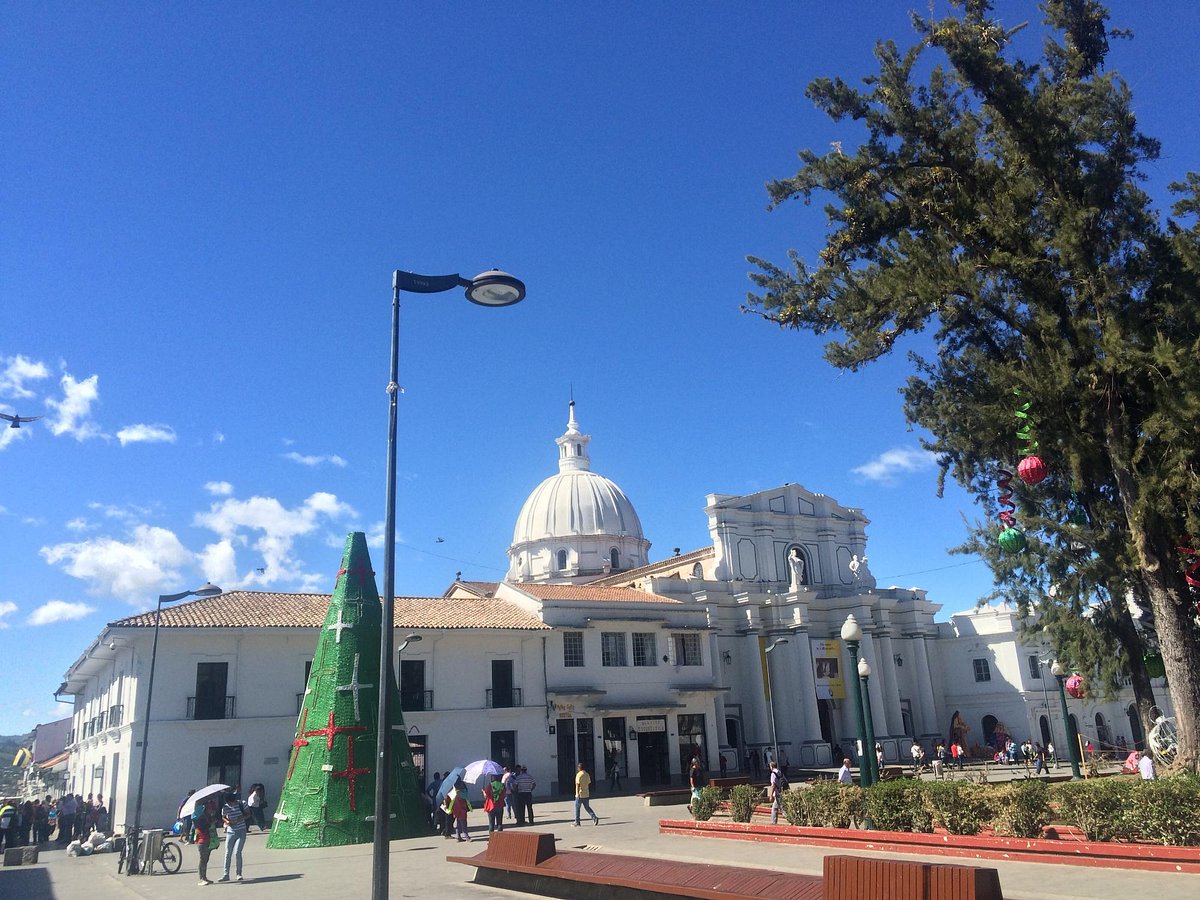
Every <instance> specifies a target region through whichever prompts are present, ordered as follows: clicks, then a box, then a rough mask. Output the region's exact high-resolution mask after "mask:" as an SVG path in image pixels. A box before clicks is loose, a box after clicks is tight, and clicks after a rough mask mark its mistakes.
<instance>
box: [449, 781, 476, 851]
mask: <svg viewBox="0 0 1200 900" xmlns="http://www.w3.org/2000/svg"><path fill="white" fill-rule="evenodd" d="M472 808H473V807H472V806H471V801H470V800H468V799H467V786H466V785H465V784H463V783H462V779H461V778H460V779H459V780H458V782H457V783H456V784H455V785H454V802H453V803H452V804H451V806H450V814H451V815H453V816H454V826H455V829H456V830H457V833H458V839H459V840H460V841H469V840H471V835H469V834H467V813H469V812H470V811H471V810H472Z"/></svg>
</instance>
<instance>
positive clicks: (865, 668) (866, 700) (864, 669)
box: [858, 657, 879, 784]
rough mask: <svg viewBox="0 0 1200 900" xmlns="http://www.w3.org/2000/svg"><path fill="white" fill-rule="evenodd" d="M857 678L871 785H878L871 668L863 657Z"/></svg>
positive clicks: (860, 660)
mask: <svg viewBox="0 0 1200 900" xmlns="http://www.w3.org/2000/svg"><path fill="white" fill-rule="evenodd" d="M858 678H859V680H860V681H861V682H862V698H863V707H864V709H865V722H866V725H867V743H868V745H869V746H870V748H871V749H870V751H869V752H868V754H867V758H868V759H870V761H871V784H878V783H879V760H878V759H877V758H876V756H875V725H874V724H873V723H872V721H871V692H870V691H869V690H868V688H869V687H870V685H869V684H868V683H867V682H868V681H869V680H870V678H871V667H870V666H869V665H867V660H866V658H865V657H864V658H862V659H859V661H858Z"/></svg>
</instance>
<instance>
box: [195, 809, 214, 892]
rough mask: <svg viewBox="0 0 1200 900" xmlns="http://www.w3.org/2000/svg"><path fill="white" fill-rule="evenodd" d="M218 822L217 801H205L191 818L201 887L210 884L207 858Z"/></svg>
mask: <svg viewBox="0 0 1200 900" xmlns="http://www.w3.org/2000/svg"><path fill="white" fill-rule="evenodd" d="M219 821H220V820H219V819H218V818H217V801H216V800H207V801H205V803H204V808H203V809H201V810H200V811H199V812H198V813H196V814H195V815H194V816H192V824H193V826H194V828H195V835H196V839H195V844H196V850H197V851H199V853H200V885H201V886H202V887H203V886H204V885H207V884H212V881H211V880H210V879H209V877H208V858H209V857H210V856H211V855H212V850H213V844H214V843H215V841H214V838H216V839H217V840H220V838H218V837H217V824H218V822H219Z"/></svg>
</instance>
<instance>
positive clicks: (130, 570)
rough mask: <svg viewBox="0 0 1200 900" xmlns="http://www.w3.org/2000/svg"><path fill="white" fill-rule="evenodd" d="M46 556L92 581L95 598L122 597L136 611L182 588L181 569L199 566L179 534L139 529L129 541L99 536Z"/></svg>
mask: <svg viewBox="0 0 1200 900" xmlns="http://www.w3.org/2000/svg"><path fill="white" fill-rule="evenodd" d="M40 552H41V555H42V558H43V559H45V560H46V562H48V563H49V564H50V565H57V566H59V567H60V568H62V570H63V571H64V572H66V573H67V574H68V575H72V576H74V577H75V578H79V579H81V580H82V581H85V582H87V584H88V589H87V590H88V593H89V594H92V595H93V596H104V595H109V596H113V597H119V598H120V599H122V600H125V601H126V602H128V603H132V604H134V605H135V606H145V605H146V604H147V603H148V602H149V600H150V598H152V597H155V596H157V595H158V594H161V593H164V592H166V591H170V590H172V589H177V588H178V587H179V586H180V585H181V584H182V583H183V578H182V576H181V574H180V569H182V568H184V567H185V566H188V565H190V564H191V563H192V561H193V556H192V553H191V552H190V551H189V550H188V549H187V548H185V547H184V546H183V544H181V543H180V542H179V538H177V537H176V536H175V534H174V532H171V531H168V530H167V529H165V528H158V527H154V526H150V525H137V526H134V528H133V529H132V531H131V532H130V539H129V540H128V541H119V540H116V539H115V538H111V537H97V538H91V539H89V540H86V541H79V542H77V543H66V544H56V545H54V546H51V547H42V549H41V551H40Z"/></svg>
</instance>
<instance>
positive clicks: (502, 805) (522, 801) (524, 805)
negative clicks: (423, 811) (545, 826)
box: [425, 765, 537, 841]
mask: <svg viewBox="0 0 1200 900" xmlns="http://www.w3.org/2000/svg"><path fill="white" fill-rule="evenodd" d="M446 777H448V775H447V776H445V777H444V776H443V775H442V773H441V772H434V773H433V778H431V779H430V780H429V784H428V785H427V786H426V788H425V798H426V801H427V802H426V806H427V808H428V810H429V820H430V825H431V826H432V828H433V830H434V831H436V832H437V833H438V834H440V835H442V837H444V838H450V837H455V836H457V838H458V840H460V841H469V840H470V839H471V836H470V833H469V831H468V827H467V814H468V813H470V812H471V811H472V810H473V809H474V807H473V806H472V805H471V799H470V796H469V791H468V789H467V785H466V784H465V783H464V782H463V780H462V779H461V778H458V779H456V780H455V783H454V785H453V786H452V787H451V788H450V790H448V791H446V792H445V793H442V791H441V788H442V785H443V783H444V782H445V778H446ZM536 787H537V782H536V781H535V780H534V778H533V776H532V775H530V774H529V769H528V768H526V767H525V766H518V765H511V766H505V767H504V769H503V771H502V772H501V773H500V774H498V775H494V776H492V777H491V779H490V780H489V781H488V783H487V784H486V785H485V786H484V788H483V809H484V812H486V813H487V816H488V833H489V834H490V833H491V832H493V831H503V830H504V820H505V818H508V819H509V820H510V821H515V823H516V824H517V825H532V824H533V791H534V789H535V788H536ZM439 794H441V797H439V796H438V795H439Z"/></svg>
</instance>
